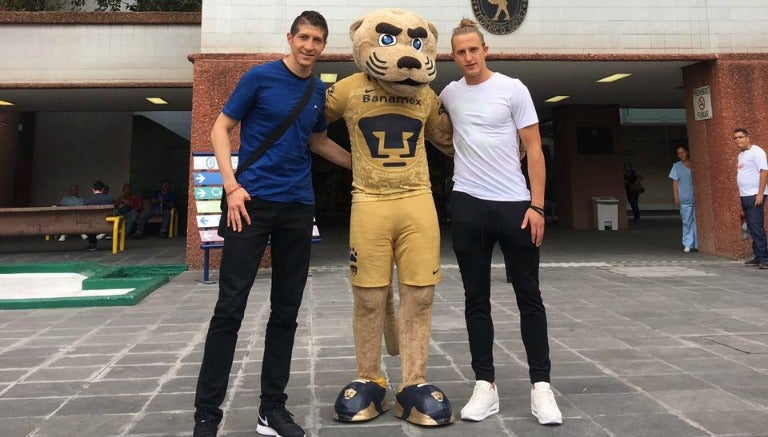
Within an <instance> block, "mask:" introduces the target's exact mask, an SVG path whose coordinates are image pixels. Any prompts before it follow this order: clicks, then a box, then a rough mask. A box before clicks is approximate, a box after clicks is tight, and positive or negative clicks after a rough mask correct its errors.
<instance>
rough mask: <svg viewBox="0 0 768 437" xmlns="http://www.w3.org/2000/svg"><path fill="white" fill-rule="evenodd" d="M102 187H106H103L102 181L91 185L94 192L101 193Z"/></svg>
mask: <svg viewBox="0 0 768 437" xmlns="http://www.w3.org/2000/svg"><path fill="white" fill-rule="evenodd" d="M104 187H106V185H104V182H102V181H96V182H94V183H93V189H94V190H96V191H102V190H104Z"/></svg>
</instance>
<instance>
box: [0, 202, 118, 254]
mask: <svg viewBox="0 0 768 437" xmlns="http://www.w3.org/2000/svg"><path fill="white" fill-rule="evenodd" d="M106 233H112V253H113V254H114V253H117V252H118V250H120V251H122V250H125V220H123V217H122V216H119V215H117V216H116V215H115V208H114V207H113V206H111V205H96V206H43V207H28V208H0V237H20V236H34V235H52V234H106Z"/></svg>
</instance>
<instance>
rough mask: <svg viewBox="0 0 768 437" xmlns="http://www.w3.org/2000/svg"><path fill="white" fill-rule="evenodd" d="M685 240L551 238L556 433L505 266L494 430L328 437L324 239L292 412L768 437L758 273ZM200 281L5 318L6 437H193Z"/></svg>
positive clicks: (338, 326) (251, 342) (767, 277)
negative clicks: (532, 398)
mask: <svg viewBox="0 0 768 437" xmlns="http://www.w3.org/2000/svg"><path fill="white" fill-rule="evenodd" d="M643 226H646V228H643ZM678 232H679V230H678V229H677V223H676V222H674V221H670V222H668V223H667V222H664V223H661V222H660V223H659V224H655V225H654V224H649V225H644V224H643V223H641V225H640V226H636V227H634V229H633V230H632V231H628V232H617V233H606V232H597V231H595V232H585V233H568V232H559V231H557V230H554V229H553V230H552V231H551V232H550V233H549V234H548V240H547V242H546V243H545V248H544V250H543V252H542V261H543V264H542V268H541V284H542V291H543V294H544V299H545V303H546V305H547V309H548V315H549V327H550V331H549V332H550V347H551V349H552V353H551V357H552V361H553V370H552V379H553V388H554V390H555V392H556V398H557V400H558V403H559V404H560V407H561V409H562V411H563V414H564V416H565V419H564V424H563V425H562V426H560V427H554V428H550V427H543V426H540V425H538V424H537V423H536V422H535V419H533V418H532V417H531V415H530V409H529V383H528V381H527V371H526V366H525V355H524V353H523V348H522V344H521V341H520V335H519V330H518V316H517V314H518V313H517V309H516V306H515V301H514V295H513V293H512V289H511V286H510V285H509V284H507V283H506V282H505V281H504V272H503V268H502V267H501V261H500V260H498V259H497V261H498V264H497V267H495V268H494V269H493V287H494V308H493V311H494V317H495V321H496V349H495V354H496V364H497V382H498V385H499V390H500V394H501V397H502V400H501V411H500V413H499V414H497V415H495V416H492V417H491V418H489V419H487V420H486V421H484V422H481V423H464V422H457V423H455V424H453V425H450V426H447V427H441V428H438V429H430V428H422V427H416V426H413V425H410V424H407V423H405V422H402V421H400V420H398V419H395V418H394V417H393V416H392V415H391V413H388V414H386V415H384V416H383V417H380V418H378V419H376V420H374V421H371V422H369V423H365V424H362V425H346V424H339V423H336V422H334V421H332V420H331V419H330V416H331V408H332V403H333V401H334V399H335V396H336V394H337V393H338V391H339V390H340V388H341V387H342V386H343V385H344V384H346V383H347V382H348V381H349V380H350V379H352V378H353V377H354V368H355V364H354V350H353V347H352V346H351V345H352V335H351V326H350V320H349V313H350V302H351V294H350V290H349V283H348V281H347V271H346V269H345V268H344V266H343V265H344V261H343V259H344V256H345V255H344V253H343V252H344V251H343V246H344V244H343V241H342V242H340V243H338V244H336V245H334V244H332V243H330V241H329V240H330V239H329V238H326V241H329V242H328V243H326V244H323V243H321V244H320V245H318V246H317V248H316V250H315V261H313V268H312V275H311V277H310V279H309V282H308V284H307V288H306V294H305V300H304V305H303V309H302V312H301V317H300V321H299V324H300V327H299V331H298V333H297V341H296V348H295V352H294V360H293V365H292V372H293V373H292V378H291V381H290V383H289V388H288V395H289V408H290V409H291V411H292V412H293V413H294V414H295V416H296V419H297V421H298V422H299V423H300V424H302V425H303V426H304V427H305V429H306V430H307V435H310V436H362V435H366V436H369V437H376V436H382V437H383V436H399V435H404V436H422V435H435V436H437V435H439V436H466V435H471V434H475V435H478V436H486V435H487V436H549V435H560V436H662V437H678V436H680V437H686V436H753V437H757V436H768V299H767V296H768V272H766V271H761V270H757V269H754V268H747V267H743V266H742V265H741V263H740V262H734V261H729V260H725V259H720V258H716V257H711V256H705V255H701V254H688V255H685V256H684V255H683V254H682V252H681V251H680V250H679V248H678V247H677V244H676V243H677V241H679V234H678ZM649 237H652V238H649ZM670 241H672V243H670ZM174 245H175V246H176V250H172V249H170V248H171V247H173V246H174ZM21 246H22V245H19V246H18V247H15V248H13V249H9V248H8V246H5V247H3V248H1V249H0V263H8V262H38V261H43V260H44V261H60V258H62V257H66V258H70V259H71V258H84V257H94V258H90V259H94V260H98V261H99V262H110V261H111V262H118V263H120V262H122V263H131V262H129V261H126V260H118V259H117V257H119V256H120V255H115V256H113V255H109V254H108V253H106V251H100V252H97V253H96V254H85V253H81V252H79V251H78V252H74V251H71V250H70V251H64V250H62V251H61V252H60V253H59V255H58V257H56V256H51V253H55V252H56V251H55V250H51V249H48V250H43V251H40V250H37V251H36V250H35V249H34V248H33V249H29V250H24V249H23V248H22V247H21ZM447 246H449V245H447ZM46 247H51V246H46ZM179 247H182V248H183V243H179V242H162V245H156V244H155V242H149V241H147V242H146V243H143V242H142V243H136V244H134V245H133V249H131V246H130V245H129V249H128V250H127V251H126V254H128V253H129V252H139V251H143V252H144V256H143V259H144V260H145V261H144V263H147V264H151V263H178V262H180V258H179V256H178V252H179V251H178V248H179ZM449 249H450V248H449V247H448V250H444V252H445V253H444V257H443V263H444V269H443V270H444V272H443V282H442V283H441V284H440V285H439V286H438V288H437V297H436V300H435V311H434V313H435V316H434V324H433V335H432V343H431V356H430V362H429V364H430V366H429V370H428V379H429V380H430V382H433V383H436V384H437V385H439V386H441V387H442V388H443V389H444V390H445V391H446V393H447V394H448V396H449V398H450V400H451V401H452V403H453V405H454V409H455V410H456V411H457V412H458V410H459V409H460V408H461V406H463V404H464V402H466V400H467V398H468V397H469V396H470V394H471V392H472V384H473V383H472V373H471V370H470V367H469V351H468V347H467V342H466V333H465V327H464V322H463V316H462V314H463V294H462V290H461V282H460V276H459V272H458V269H457V268H456V267H455V261H453V260H452V256H451V254H450V251H449ZM163 251H167V254H165V255H163V254H160V253H163ZM182 251H183V249H182ZM130 256H131V257H132V258H131V260H134V259H135V260H139V261H140V262H141V259H142V257H138V256H137V254H135V253H134V254H131V255H130ZM126 257H127V255H126ZM496 258H500V257H499V256H498V255H497V257H496ZM163 261H164V262H163ZM199 277H200V272H199V271H191V272H186V273H184V274H182V275H181V276H179V277H177V278H176V279H175V280H173V281H172V282H170V283H169V284H167V285H165V286H163V287H162V288H160V289H158V290H157V291H155V292H154V293H153V294H151V295H150V296H149V297H147V298H146V299H145V300H144V301H142V302H141V303H140V304H139V305H137V306H133V307H111V308H110V307H107V308H83V309H46V310H19V311H3V312H0V435H2V436H4V437H11V436H127V435H130V436H150V435H151V436H171V435H190V434H191V428H192V419H191V415H192V402H193V392H194V387H195V382H196V376H197V370H198V366H199V361H200V357H201V351H202V345H203V341H204V336H205V332H206V328H207V322H208V319H209V317H210V315H211V309H212V307H213V304H214V301H215V297H216V291H217V287H216V285H205V284H201V283H199V282H197V281H196V279H199ZM268 286H269V272H263V273H260V274H259V276H258V278H257V281H256V283H255V285H254V289H253V293H252V294H251V298H250V301H249V308H248V311H247V315H246V320H245V321H244V323H243V328H242V330H241V336H240V338H239V341H238V349H237V355H236V362H235V365H234V367H233V369H232V374H231V378H230V384H231V388H230V391H229V394H228V397H227V399H226V401H225V407H226V411H227V414H226V416H225V420H224V422H223V423H222V428H221V432H220V435H228V436H240V435H242V436H245V435H250V436H252V435H255V427H256V414H257V408H258V384H259V375H258V372H259V368H260V360H261V355H262V351H263V348H262V345H263V332H264V325H265V321H266V318H267V317H268V306H267V303H266V302H265V296H266V292H267V289H268ZM384 363H385V367H386V371H387V374H388V376H389V377H390V380H391V382H392V383H393V384H397V383H398V382H399V380H400V369H399V361H398V359H397V358H391V357H385V358H384ZM391 394H392V393H391V392H390V395H391Z"/></svg>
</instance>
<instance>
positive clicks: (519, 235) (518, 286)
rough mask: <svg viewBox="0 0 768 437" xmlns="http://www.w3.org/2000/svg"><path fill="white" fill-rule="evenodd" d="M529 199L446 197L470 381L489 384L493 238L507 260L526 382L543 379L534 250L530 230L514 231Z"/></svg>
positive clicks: (542, 313)
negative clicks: (458, 274) (461, 284)
mask: <svg viewBox="0 0 768 437" xmlns="http://www.w3.org/2000/svg"><path fill="white" fill-rule="evenodd" d="M529 205H530V202H496V201H489V200H481V199H478V198H475V197H472V196H470V195H468V194H466V193H462V192H458V191H454V192H453V194H452V197H451V205H450V209H451V219H452V222H451V229H452V234H453V251H454V252H455V253H456V259H457V261H458V263H459V269H460V270H461V279H462V281H463V282H464V299H465V308H464V317H465V319H466V322H467V333H468V334H469V350H470V353H471V354H472V369H473V370H474V372H475V379H477V380H484V381H489V382H493V381H495V370H494V366H493V341H494V331H493V319H492V318H491V258H492V255H493V247H494V246H495V245H496V242H497V241H498V242H499V245H500V246H501V250H502V252H503V253H504V256H505V258H508V259H509V260H511V261H513V262H512V263H510V266H509V269H508V272H509V273H510V276H511V278H510V279H511V280H512V286H513V288H514V290H515V298H516V300H517V307H518V309H519V311H520V334H521V335H522V338H523V345H524V346H525V353H526V355H527V357H528V373H529V376H530V379H531V383H535V382H540V381H545V382H549V374H550V368H551V363H550V361H549V339H548V337H547V314H546V310H545V309H544V303H543V302H542V300H541V291H540V290H539V248H537V247H536V246H534V245H533V243H532V242H531V232H530V228H526V229H520V225H521V224H522V222H523V217H524V215H525V212H526V210H527V209H528V206H529Z"/></svg>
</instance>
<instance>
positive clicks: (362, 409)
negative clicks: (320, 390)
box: [333, 379, 387, 422]
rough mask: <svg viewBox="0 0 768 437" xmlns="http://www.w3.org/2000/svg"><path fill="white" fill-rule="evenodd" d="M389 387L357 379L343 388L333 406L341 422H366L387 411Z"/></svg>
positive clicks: (336, 416) (334, 413)
mask: <svg viewBox="0 0 768 437" xmlns="http://www.w3.org/2000/svg"><path fill="white" fill-rule="evenodd" d="M386 395H387V389H385V388H384V387H382V386H380V385H379V384H376V383H375V382H373V381H366V380H363V379H356V380H354V381H352V382H350V383H349V384H347V386H346V387H344V388H343V389H342V390H341V393H339V396H337V397H336V403H335V404H334V406H333V418H334V419H335V420H338V421H339V422H364V421H366V420H371V419H375V418H377V417H379V416H380V415H382V414H383V413H384V412H385V411H387V401H386V399H384V398H385V397H386Z"/></svg>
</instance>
